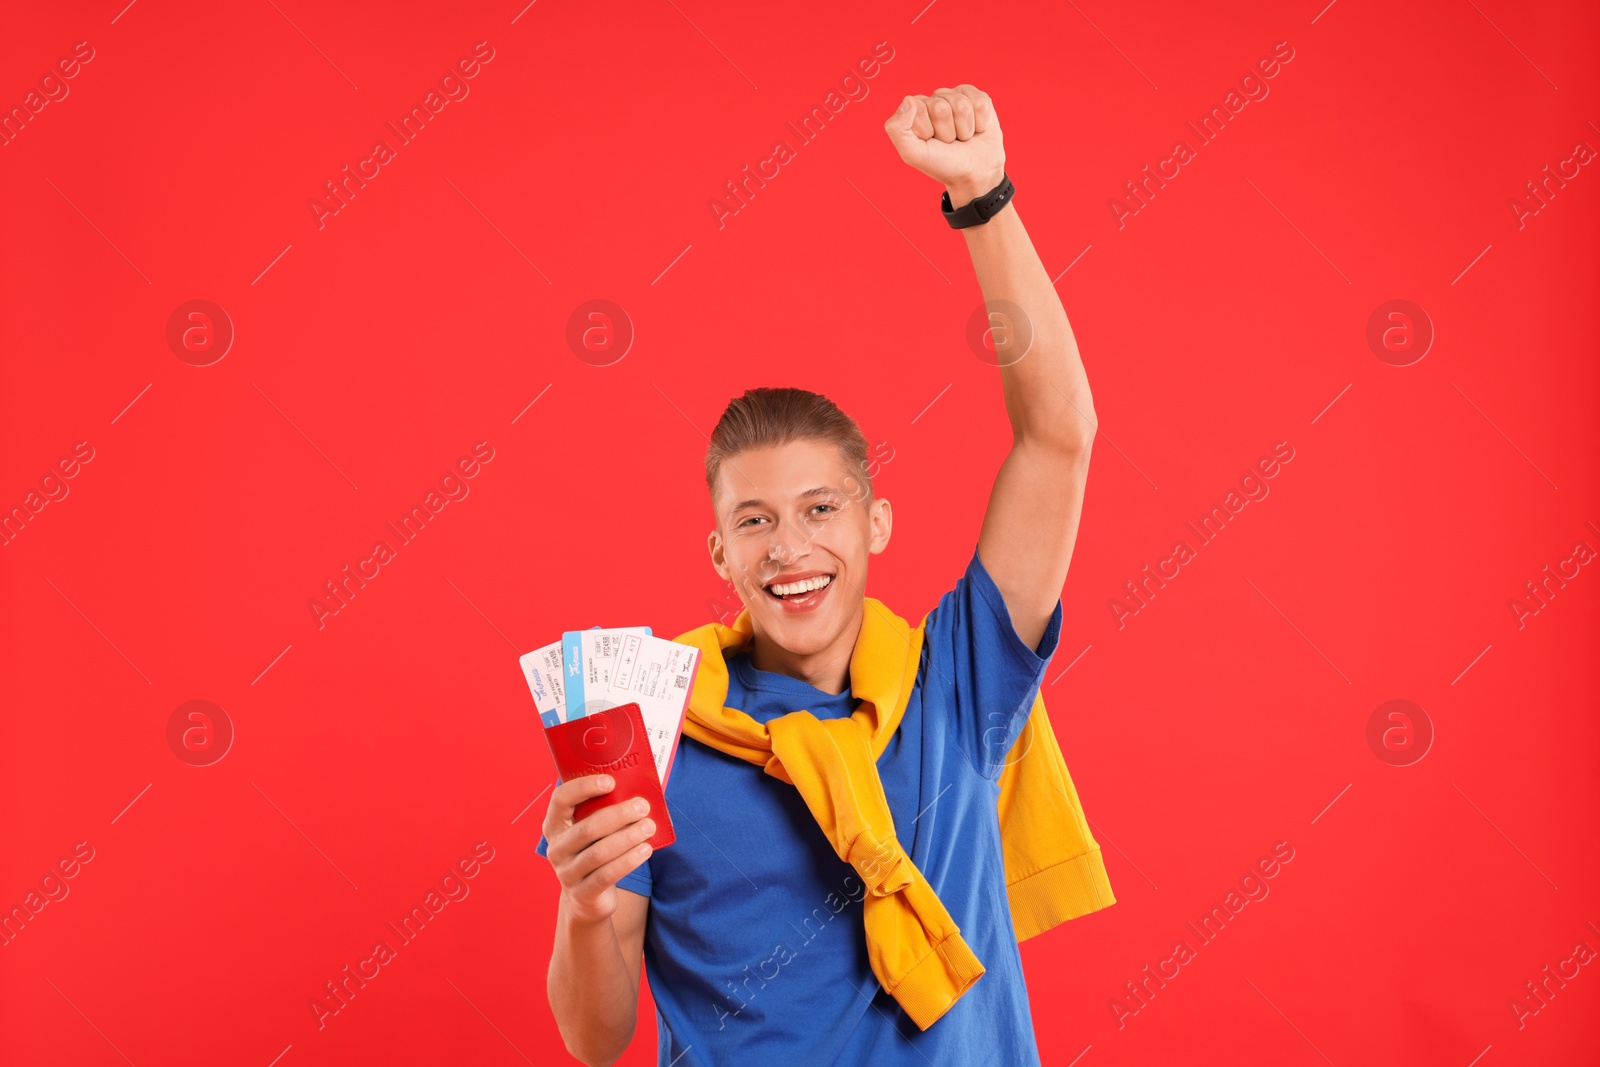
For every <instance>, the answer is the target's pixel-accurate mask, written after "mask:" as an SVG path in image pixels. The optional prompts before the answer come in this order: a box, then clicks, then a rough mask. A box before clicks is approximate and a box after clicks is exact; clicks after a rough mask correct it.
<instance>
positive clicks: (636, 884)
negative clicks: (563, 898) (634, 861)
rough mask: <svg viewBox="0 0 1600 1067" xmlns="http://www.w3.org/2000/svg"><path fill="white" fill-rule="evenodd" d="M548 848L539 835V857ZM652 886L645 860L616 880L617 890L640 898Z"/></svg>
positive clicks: (547, 850) (647, 893)
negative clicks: (637, 895) (624, 890)
mask: <svg viewBox="0 0 1600 1067" xmlns="http://www.w3.org/2000/svg"><path fill="white" fill-rule="evenodd" d="M549 847H550V843H549V842H548V841H546V840H545V838H544V835H543V834H540V835H539V844H538V846H537V848H536V849H535V851H537V852H538V853H539V855H541V856H548V855H549ZM653 884H654V879H653V878H651V876H650V861H649V860H645V861H644V862H643V863H641V864H639V866H637V867H635V868H634V869H633V870H631V871H629V872H628V873H627V874H625V875H623V876H622V877H621V878H619V879H617V888H618V889H626V890H627V891H628V892H630V893H638V894H639V895H640V896H641V897H647V896H649V895H650V888H651V886H652V885H653Z"/></svg>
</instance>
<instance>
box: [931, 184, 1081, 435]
mask: <svg viewBox="0 0 1600 1067" xmlns="http://www.w3.org/2000/svg"><path fill="white" fill-rule="evenodd" d="M990 187H991V188H992V185H991V186H990ZM988 191H989V190H988V188H985V189H980V190H978V192H977V194H974V193H972V192H971V191H970V190H969V189H964V188H959V187H958V188H957V189H953V190H951V192H950V200H951V203H952V204H954V205H956V206H958V207H959V206H960V205H962V204H964V203H966V202H967V201H968V200H971V199H972V198H973V196H974V195H979V194H982V193H986V192H988ZM961 233H962V235H963V236H964V237H965V238H966V242H967V251H968V252H969V253H971V255H972V266H973V270H974V271H975V272H976V273H977V276H978V284H979V286H980V287H981V288H982V289H983V299H984V302H985V303H986V304H988V305H989V306H990V311H991V320H990V325H991V328H996V327H998V328H999V329H1000V330H1001V333H1000V338H1003V343H1002V344H1001V345H1000V346H999V347H998V348H997V350H996V355H997V357H998V359H999V361H1000V364H1001V367H1000V381H1001V388H1002V390H1003V392H1004V394H1005V404H1006V412H1007V414H1008V415H1009V416H1010V418H1011V427H1012V430H1013V432H1014V434H1015V436H1016V439H1017V440H1018V441H1024V440H1026V441H1031V442H1039V443H1042V444H1051V445H1058V446H1062V447H1066V448H1069V449H1078V448H1082V447H1086V446H1087V445H1088V443H1089V442H1090V440H1092V439H1093V437H1094V430H1095V425H1096V423H1097V419H1096V416H1095V413H1094V399H1093V397H1092V396H1091V395H1090V392H1089V379H1088V376H1087V375H1086V374H1085V373H1084V369H1083V360H1082V359H1081V358H1079V355H1078V342H1077V339H1076V338H1075V337H1074V336H1073V333H1072V325H1071V323H1069V322H1068V321H1067V312H1066V309H1065V308H1064V307H1062V305H1061V298H1060V296H1058V295H1057V293H1056V288H1055V286H1054V285H1052V284H1051V282H1050V275H1049V273H1048V272H1047V271H1046V270H1045V268H1044V264H1043V263H1042V262H1040V260H1039V253H1038V252H1037V251H1035V250H1034V247H1033V241H1032V240H1031V239H1030V238H1029V237H1028V231H1027V229H1026V228H1025V227H1024V226H1023V224H1022V217H1021V216H1020V215H1019V214H1018V213H1017V205H1016V203H1015V201H1013V202H1012V203H1010V204H1008V205H1007V206H1006V207H1005V208H1003V209H1002V210H1001V211H1000V213H999V214H998V215H996V216H994V217H993V218H992V219H990V220H989V221H988V222H986V223H983V224H981V225H977V226H968V227H966V228H965V229H963V230H962V231H961ZM997 301H1006V302H1007V303H1010V304H1014V305H1016V307H1018V308H1020V309H1021V310H1022V312H1023V314H1024V315H1025V316H1026V320H1025V323H1020V324H1019V323H1016V322H1006V321H1004V320H1001V319H997V318H995V317H994V315H995V313H1000V314H1005V312H1001V311H1000V309H998V308H995V307H994V305H995V303H996V302H997ZM1013 314H1014V313H1013ZM1030 325H1031V328H1032V343H1031V345H1030V346H1029V347H1028V349H1027V350H1026V354H1025V355H1021V358H1018V357H1019V354H1020V353H1019V351H1018V350H1016V349H1015V348H1011V345H1012V344H1013V343H1020V341H1021V339H1022V338H1024V337H1025V336H1026V335H1027V334H1026V330H1027V328H1028V326H1030ZM1008 348H1011V350H1010V351H1008V350H1007V349H1008Z"/></svg>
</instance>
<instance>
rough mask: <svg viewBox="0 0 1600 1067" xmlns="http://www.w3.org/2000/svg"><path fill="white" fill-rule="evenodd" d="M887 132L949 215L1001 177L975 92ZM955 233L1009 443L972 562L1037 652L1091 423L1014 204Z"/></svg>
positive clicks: (924, 109) (1073, 523)
mask: <svg viewBox="0 0 1600 1067" xmlns="http://www.w3.org/2000/svg"><path fill="white" fill-rule="evenodd" d="M884 128H885V130H887V131H888V134H889V138H890V140H891V141H893V142H894V146H895V148H896V149H897V150H898V151H899V153H900V158H901V159H903V160H905V161H906V162H907V163H908V164H910V165H911V166H913V167H915V168H916V169H917V170H920V171H921V172H922V173H924V174H926V175H928V176H929V177H931V178H933V179H935V180H936V181H939V182H942V183H943V184H944V187H945V191H946V192H948V193H949V194H950V203H951V206H952V207H954V208H960V207H962V206H963V205H965V204H967V203H968V202H969V201H971V200H973V199H975V198H976V197H979V196H982V195H984V194H985V193H988V192H989V191H990V190H991V189H993V188H994V187H995V186H997V185H999V184H1000V180H1001V177H1002V176H1003V174H1004V173H1005V147H1004V145H1003V143H1002V141H1001V134H1000V123H999V120H998V119H997V118H996V116H995V110H994V105H993V103H991V102H990V100H989V96H988V94H987V93H984V92H982V91H980V90H978V89H976V88H974V87H973V86H971V85H959V86H957V87H956V88H954V89H939V90H937V91H935V92H934V93H933V94H932V95H931V96H908V97H906V98H905V99H904V100H903V101H901V103H900V107H899V109H898V110H896V111H895V113H894V114H893V115H891V116H889V121H888V122H886V123H885V124H884ZM961 233H962V235H963V236H964V237H965V238H966V242H967V251H968V252H970V253H971V255H972V266H973V269H974V270H975V271H976V272H977V275H978V284H979V285H980V286H981V287H982V289H983V299H984V303H985V304H986V305H987V306H988V310H989V321H990V331H991V336H992V337H993V339H994V342H995V358H996V360H997V362H998V363H999V364H1000V367H999V370H998V373H999V375H1000V386H1001V391H1002V392H1003V393H1004V396H1005V404H1006V414H1007V415H1008V416H1010V419H1011V430H1012V438H1013V439H1012V445H1011V452H1010V454H1009V455H1007V456H1006V458H1005V461H1004V462H1003V463H1001V465H1000V473H999V474H998V475H997V476H996V477H995V482H994V489H993V491H992V492H991V493H990V495H989V507H988V510H987V511H986V512H985V513H984V517H983V529H982V531H981V532H980V533H979V535H978V558H979V559H981V560H982V561H983V566H984V568H985V569H986V570H987V571H988V572H989V574H990V576H991V577H992V578H993V579H994V582H995V585H996V586H998V587H999V589H1000V593H1001V595H1002V596H1003V597H1004V598H1005V602H1006V609H1007V611H1008V612H1009V613H1010V615H1011V624H1012V626H1013V627H1014V628H1015V629H1016V631H1017V636H1018V637H1020V638H1021V639H1022V641H1023V643H1025V644H1026V645H1028V647H1030V648H1033V647H1036V646H1037V645H1038V643H1039V640H1040V638H1042V637H1043V636H1044V631H1045V627H1046V625H1047V624H1048V623H1049V621H1050V615H1051V613H1052V612H1053V611H1054V610H1055V604H1056V599H1057V598H1058V597H1059V596H1060V595H1061V587H1062V586H1063V585H1064V584H1065V583H1066V580H1067V566H1068V564H1069V563H1071V561H1072V545H1073V542H1074V541H1076V540H1077V537H1078V520H1079V517H1080V516H1081V514H1082V511H1083V490H1084V485H1085V483H1086V480H1087V478H1088V473H1089V449H1090V445H1091V443H1092V442H1093V440H1094V433H1095V426H1096V425H1097V422H1098V420H1097V419H1096V417H1095V413H1094V400H1093V398H1092V397H1091V396H1090V394H1089V379H1088V376H1087V375H1085V374H1084V370H1083V361H1082V360H1081V359H1079V358H1078V343H1077V340H1076V339H1075V338H1074V337H1073V336H1072V326H1071V325H1070V324H1069V323H1068V322H1067V312H1066V309H1065V308H1063V307H1062V306H1061V298H1060V297H1059V296H1057V295H1056V289H1055V286H1054V285H1052V284H1051V282H1050V275H1049V273H1048V272H1046V271H1045V269H1044V264H1043V263H1041V262H1040V261H1039V254H1038V253H1037V252H1036V251H1034V248H1033V241H1032V240H1030V239H1029V237H1028V231H1027V230H1026V229H1024V228H1023V225H1022V218H1021V216H1020V215H1019V214H1018V213H1017V205H1016V203H1015V202H1013V203H1011V204H1009V205H1007V206H1006V207H1005V208H1003V209H1002V210H1001V211H1000V213H999V214H997V215H995V216H994V217H993V218H991V219H990V220H989V221H988V222H986V223H982V224H980V225H976V226H968V227H967V228H965V229H963V230H962V231H961Z"/></svg>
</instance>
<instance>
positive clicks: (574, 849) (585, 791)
mask: <svg viewBox="0 0 1600 1067" xmlns="http://www.w3.org/2000/svg"><path fill="white" fill-rule="evenodd" d="M614 785H615V783H614V781H613V780H612V778H611V776H610V775H606V774H586V775H584V776H583V777H582V778H574V779H573V780H572V781H570V782H562V783H561V784H560V785H558V786H556V788H555V789H554V790H552V791H551V793H550V806H549V808H547V809H546V811H545V816H544V837H545V846H546V847H545V858H547V859H548V860H549V861H550V865H551V866H552V867H554V868H555V872H556V877H557V878H558V879H560V881H561V892H562V895H564V896H565V897H566V898H567V905H568V914H569V915H570V916H571V918H573V919H574V920H576V921H578V922H584V923H593V922H599V921H601V920H602V919H610V918H611V916H612V914H613V913H614V912H615V911H616V910H617V890H616V885H617V880H618V879H619V878H621V877H623V876H624V875H626V874H627V873H628V872H629V871H631V870H633V869H634V868H635V867H638V866H639V864H641V863H643V862H644V861H645V860H647V859H649V858H650V851H651V849H650V845H649V844H648V843H647V839H648V838H649V837H650V835H651V834H653V833H655V831H656V824H655V820H654V819H652V818H650V817H649V814H648V812H649V804H648V803H647V802H646V801H645V800H644V798H642V797H635V798H634V799H632V800H627V801H624V802H622V803H621V804H613V805H611V806H610V807H606V808H601V809H600V810H599V811H595V812H591V813H590V814H589V815H588V816H587V817H585V818H583V819H579V820H577V821H574V820H573V809H575V808H576V807H577V806H578V805H579V804H580V803H582V802H583V801H585V800H587V799H589V798H590V797H594V796H600V795H601V794H603V793H607V792H609V791H610V790H611V789H612V787H613V786H614Z"/></svg>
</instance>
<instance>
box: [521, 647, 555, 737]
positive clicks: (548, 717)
mask: <svg viewBox="0 0 1600 1067" xmlns="http://www.w3.org/2000/svg"><path fill="white" fill-rule="evenodd" d="M517 662H518V663H519V664H520V665H521V666H522V676H523V677H524V678H526V679H527V681H528V689H529V690H531V691H532V693H533V706H534V707H535V708H536V709H537V710H538V712H539V721H540V722H542V723H544V724H545V726H547V727H548V726H554V725H556V724H557V723H559V722H562V721H563V719H562V717H561V715H562V712H563V711H564V710H566V706H567V698H566V694H565V690H564V688H563V686H562V684H561V675H562V673H563V672H562V666H561V642H560V641H552V642H551V643H550V644H548V645H545V646H544V647H543V648H536V649H534V650H533V651H532V652H529V653H528V654H527V655H525V656H523V657H521V658H520V659H518V660H517Z"/></svg>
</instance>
